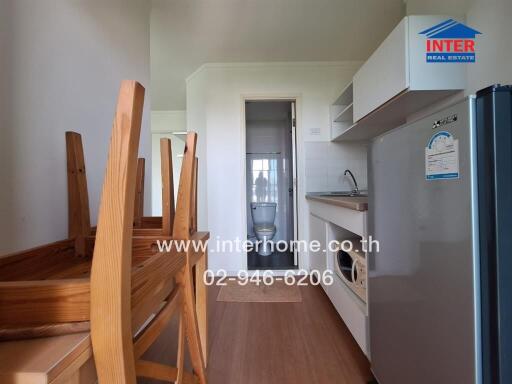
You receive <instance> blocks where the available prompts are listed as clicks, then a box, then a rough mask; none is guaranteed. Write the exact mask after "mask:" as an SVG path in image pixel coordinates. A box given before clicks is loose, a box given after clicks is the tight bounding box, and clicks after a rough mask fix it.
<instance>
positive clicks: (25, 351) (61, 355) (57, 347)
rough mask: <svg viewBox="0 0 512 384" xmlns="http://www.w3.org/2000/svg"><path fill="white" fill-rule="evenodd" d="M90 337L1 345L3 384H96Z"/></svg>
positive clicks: (52, 338) (16, 342)
mask: <svg viewBox="0 0 512 384" xmlns="http://www.w3.org/2000/svg"><path fill="white" fill-rule="evenodd" d="M96 381H97V379H96V369H95V367H94V360H93V357H92V347H91V340H90V334H89V333H88V332H86V333H76V334H72V335H65V336H55V337H48V338H41V339H30V340H21V341H6V342H1V343H0V383H2V384H14V383H16V384H50V383H51V384H62V383H66V384H68V383H69V384H92V383H96Z"/></svg>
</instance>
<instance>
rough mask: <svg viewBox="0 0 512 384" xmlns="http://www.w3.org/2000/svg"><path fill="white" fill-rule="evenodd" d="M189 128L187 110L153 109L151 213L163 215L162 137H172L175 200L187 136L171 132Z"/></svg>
mask: <svg viewBox="0 0 512 384" xmlns="http://www.w3.org/2000/svg"><path fill="white" fill-rule="evenodd" d="M186 130H187V115H186V111H151V154H152V158H153V162H152V165H151V215H153V216H162V173H161V163H160V161H161V159H160V139H162V138H167V139H171V151H172V157H173V159H172V165H173V177H174V195H175V201H176V196H177V194H178V186H179V178H180V172H181V161H182V157H178V155H182V154H183V149H184V148H185V136H177V135H173V134H172V133H171V132H184V131H186Z"/></svg>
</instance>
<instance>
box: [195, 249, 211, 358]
mask: <svg viewBox="0 0 512 384" xmlns="http://www.w3.org/2000/svg"><path fill="white" fill-rule="evenodd" d="M207 257H208V254H207V251H205V253H204V255H203V256H202V257H201V259H200V260H199V261H198V262H197V264H196V268H195V275H196V279H195V283H196V284H195V285H196V313H197V325H198V329H199V336H200V339H201V350H202V352H203V363H204V366H205V367H206V366H207V365H208V289H207V287H206V284H205V282H204V273H205V271H206V266H207Z"/></svg>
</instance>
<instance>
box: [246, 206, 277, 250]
mask: <svg viewBox="0 0 512 384" xmlns="http://www.w3.org/2000/svg"><path fill="white" fill-rule="evenodd" d="M276 207H277V203H251V216H252V223H253V225H254V233H255V234H256V237H257V238H258V240H259V241H260V244H259V247H258V254H259V255H260V256H269V255H270V254H272V249H271V244H270V240H272V239H273V238H274V236H275V234H276V226H275V225H274V220H275V218H276Z"/></svg>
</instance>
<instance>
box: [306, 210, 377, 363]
mask: <svg viewBox="0 0 512 384" xmlns="http://www.w3.org/2000/svg"><path fill="white" fill-rule="evenodd" d="M309 210H310V215H309V240H310V242H311V241H314V240H316V241H318V243H319V244H318V245H319V247H318V248H319V249H318V250H315V251H312V250H311V249H310V251H309V263H310V270H311V271H313V270H317V271H319V272H320V273H323V272H324V271H326V270H328V271H329V273H330V274H331V276H332V284H330V285H326V284H325V279H321V286H322V288H323V289H324V291H325V293H326V294H327V296H328V297H329V299H330V300H331V302H332V304H333V305H334V307H335V308H336V311H337V312H338V314H339V315H340V317H341V318H342V319H343V322H344V323H345V325H346V326H347V328H348V329H349V330H350V332H351V333H352V336H353V337H354V339H355V340H356V342H357V344H358V345H359V347H360V348H361V350H362V351H363V352H364V353H365V354H366V356H368V357H369V354H370V352H369V344H370V340H369V335H368V333H369V321H368V309H367V305H366V304H365V303H364V302H363V301H362V300H361V299H360V298H359V297H357V295H356V294H355V293H354V292H353V291H352V290H350V288H348V286H347V285H346V284H345V283H344V282H343V281H342V280H341V278H340V277H339V276H338V275H337V274H336V272H335V268H334V262H335V257H336V254H335V252H332V251H330V250H329V246H328V245H329V243H330V242H331V241H333V240H338V241H340V240H341V239H340V237H342V238H353V237H354V236H356V235H357V236H361V237H366V211H354V210H351V209H347V208H342V207H337V206H333V205H329V204H324V203H321V202H317V201H309ZM334 228H336V229H334Z"/></svg>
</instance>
